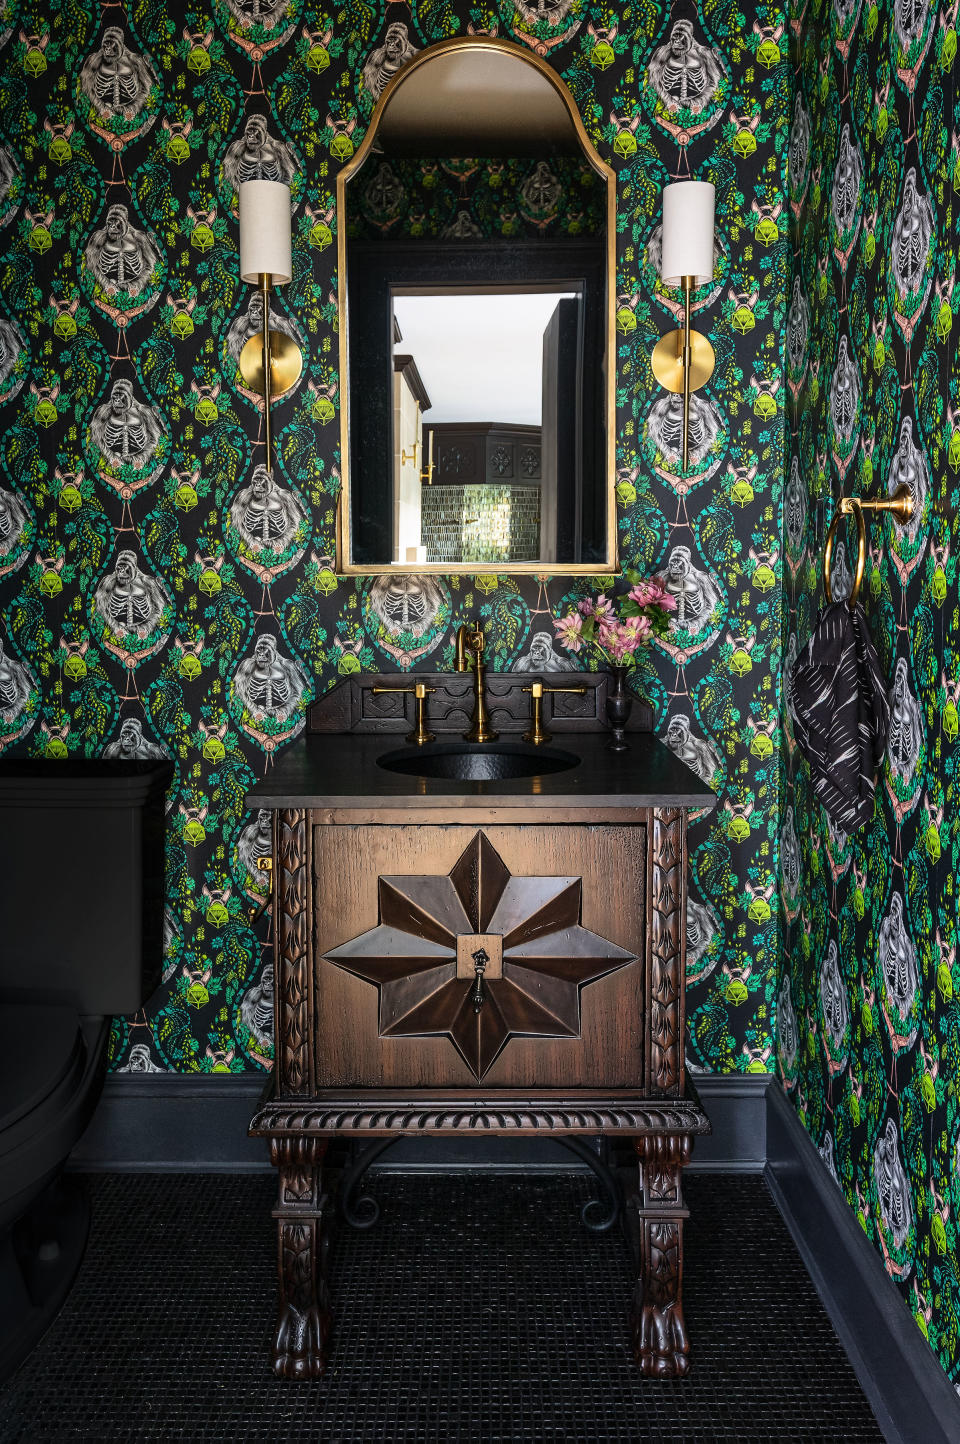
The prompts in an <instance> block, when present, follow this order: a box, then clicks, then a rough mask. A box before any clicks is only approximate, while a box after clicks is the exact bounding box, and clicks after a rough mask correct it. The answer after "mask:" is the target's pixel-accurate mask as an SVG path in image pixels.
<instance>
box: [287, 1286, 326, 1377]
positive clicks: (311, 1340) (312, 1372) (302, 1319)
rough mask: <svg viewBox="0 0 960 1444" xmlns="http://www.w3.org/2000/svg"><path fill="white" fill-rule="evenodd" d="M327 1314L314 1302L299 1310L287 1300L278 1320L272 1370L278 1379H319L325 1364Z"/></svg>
mask: <svg viewBox="0 0 960 1444" xmlns="http://www.w3.org/2000/svg"><path fill="white" fill-rule="evenodd" d="M329 1333H330V1315H329V1314H328V1313H325V1312H324V1311H322V1310H321V1309H319V1308H318V1307H317V1306H316V1305H313V1306H312V1307H311V1308H309V1309H307V1310H306V1311H305V1312H301V1311H300V1310H299V1309H297V1308H295V1307H294V1306H293V1304H286V1305H285V1306H284V1307H283V1309H282V1310H281V1312H280V1318H279V1320H278V1322H277V1341H276V1343H275V1345H274V1349H273V1372H274V1373H275V1374H276V1375H277V1378H278V1379H319V1378H320V1376H321V1375H322V1374H323V1372H324V1370H325V1369H326V1367H327V1355H326V1342H327V1336H328V1335H329Z"/></svg>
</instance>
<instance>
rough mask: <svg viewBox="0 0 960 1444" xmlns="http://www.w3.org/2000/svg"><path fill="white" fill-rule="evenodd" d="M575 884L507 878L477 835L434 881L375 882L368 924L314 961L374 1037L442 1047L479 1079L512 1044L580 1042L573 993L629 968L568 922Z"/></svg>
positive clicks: (574, 906) (575, 919)
mask: <svg viewBox="0 0 960 1444" xmlns="http://www.w3.org/2000/svg"><path fill="white" fill-rule="evenodd" d="M581 894H582V884H581V880H580V878H579V877H519V876H514V875H513V874H512V873H511V872H510V870H509V868H508V867H507V866H506V864H505V863H504V862H503V859H502V858H501V857H500V856H499V854H498V853H497V851H496V850H495V848H494V847H493V845H492V844H491V843H490V842H489V841H488V839H487V838H486V837H485V836H484V834H483V833H482V832H478V833H477V834H476V836H475V837H474V838H473V839H472V841H471V842H470V843H469V844H468V846H467V847H466V848H465V849H464V851H463V852H462V853H461V855H460V857H459V858H458V859H457V861H456V863H455V864H454V866H453V867H452V869H451V870H450V872H449V873H448V874H447V875H445V876H424V875H422V874H421V875H414V876H404V877H381V878H380V879H379V922H378V925H377V926H376V927H374V928H370V929H369V930H368V931H367V932H364V933H361V934H360V935H359V936H358V937H355V938H352V939H351V940H350V941H349V942H347V943H343V944H342V945H341V946H340V947H338V948H334V949H333V950H332V951H331V952H328V953H327V954H325V956H326V958H327V959H328V961H329V962H331V963H334V964H335V965H336V966H337V967H339V968H343V969H344V970H345V971H346V972H348V973H352V974H354V975H355V976H356V977H358V978H362V979H364V981H366V982H368V983H373V984H374V985H375V986H376V987H377V989H378V991H379V995H380V1015H379V1016H380V1021H379V1028H380V1036H381V1037H383V1038H396V1037H424V1036H431V1035H432V1036H438V1035H440V1036H442V1035H446V1036H447V1037H449V1038H450V1040H451V1042H452V1043H453V1045H454V1047H455V1048H456V1049H457V1051H458V1052H459V1054H460V1056H461V1057H462V1058H463V1060H464V1062H465V1063H466V1064H467V1066H468V1067H469V1068H470V1070H471V1071H472V1072H473V1074H474V1076H475V1077H476V1078H477V1079H478V1080H479V1079H480V1078H482V1077H483V1075H484V1074H485V1073H486V1072H487V1070H488V1069H489V1068H490V1066H491V1065H492V1063H493V1062H494V1060H495V1059H496V1058H497V1057H498V1056H499V1054H500V1052H501V1051H502V1049H503V1048H504V1047H505V1045H506V1044H507V1042H508V1041H509V1039H510V1038H511V1037H513V1036H520V1035H523V1036H527V1037H531V1036H532V1037H543V1038H562V1037H569V1038H577V1037H579V1036H580V989H581V988H582V987H583V986H584V985H585V984H586V983H592V982H594V981H595V980H596V979H598V978H603V977H605V976H606V975H607V974H608V973H612V972H615V971H616V970H617V969H618V968H622V967H625V966H626V964H627V963H631V962H633V961H634V959H635V954H633V953H628V952H627V951H626V950H625V949H624V948H621V947H618V946H617V945H616V943H612V942H610V941H609V940H608V939H607V938H602V937H600V936H599V934H598V933H593V932H590V931H589V929H587V928H584V927H582V926H581V924H580V917H581V903H582V896H581Z"/></svg>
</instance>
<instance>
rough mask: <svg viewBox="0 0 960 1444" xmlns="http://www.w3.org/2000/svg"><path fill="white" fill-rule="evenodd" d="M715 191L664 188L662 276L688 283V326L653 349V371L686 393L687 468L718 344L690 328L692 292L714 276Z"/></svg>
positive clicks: (706, 186)
mask: <svg viewBox="0 0 960 1444" xmlns="http://www.w3.org/2000/svg"><path fill="white" fill-rule="evenodd" d="M714 202H715V192H714V188H713V186H712V184H711V183H710V182H709V181H676V182H675V183H673V184H671V185H667V186H664V188H663V228H662V240H661V246H660V278H661V280H662V281H663V284H664V285H665V286H680V287H682V288H683V329H682V330H677V331H673V332H670V333H668V334H667V335H666V336H661V338H660V340H659V341H658V342H657V344H656V346H655V347H654V348H653V356H652V357H651V363H650V364H651V365H652V367H653V374H654V376H655V377H656V378H657V380H658V381H659V383H660V385H661V386H662V387H663V388H664V390H665V391H671V392H673V394H674V395H675V396H676V395H681V394H682V396H683V469H684V471H686V469H687V464H688V456H689V448H688V435H689V431H690V393H691V391H699V390H700V388H701V386H705V385H706V384H707V382H708V381H709V380H710V377H711V376H712V375H713V366H714V355H713V347H712V346H711V345H710V342H709V341H708V340H707V338H706V336H702V335H701V334H700V332H699V331H691V329H690V292H691V291H692V290H693V289H694V287H696V286H705V285H706V284H707V282H708V281H712V280H713V244H714V235H713V233H714Z"/></svg>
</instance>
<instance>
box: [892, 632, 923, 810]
mask: <svg viewBox="0 0 960 1444" xmlns="http://www.w3.org/2000/svg"><path fill="white" fill-rule="evenodd" d="M922 746H923V722H922V720H921V716H920V704H919V703H918V702H917V699H916V697H914V696H913V694H912V693H911V691H910V682H909V680H908V673H907V659H906V657H898V658H897V665H896V667H895V668H894V673H893V691H892V693H891V696H890V725H889V729H888V732H887V760H888V761H889V763H890V771H891V772H892V773H894V774H895V775H896V776H897V777H900V778H902V779H903V781H904V782H906V783H909V782H912V780H913V774H914V772H915V771H916V769H917V763H918V762H919V761H920V749H921V747H922Z"/></svg>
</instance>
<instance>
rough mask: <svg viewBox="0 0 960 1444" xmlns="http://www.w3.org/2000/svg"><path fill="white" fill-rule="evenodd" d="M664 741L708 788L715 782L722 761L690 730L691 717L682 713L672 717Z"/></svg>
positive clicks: (706, 743)
mask: <svg viewBox="0 0 960 1444" xmlns="http://www.w3.org/2000/svg"><path fill="white" fill-rule="evenodd" d="M664 741H665V742H666V744H667V746H668V747H669V748H670V751H671V752H675V753H676V755H677V756H678V757H679V758H680V760H681V762H685V763H686V764H687V766H688V767H689V768H690V769H691V771H693V772H695V773H696V774H697V776H698V777H700V778H702V779H703V781H704V782H706V783H707V785H708V786H709V785H710V783H712V782H713V779H714V777H715V776H716V775H717V773H718V771H719V770H720V759H719V757H718V756H717V754H716V752H715V751H714V749H713V748H712V747H711V746H710V743H709V742H707V741H705V740H704V738H702V737H697V736H696V734H695V733H694V732H692V731H691V730H690V718H689V717H685V716H684V715H683V713H682V712H678V713H676V714H675V715H674V716H673V717H671V719H670V726H669V727H668V728H667V735H666V737H665V738H664Z"/></svg>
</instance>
